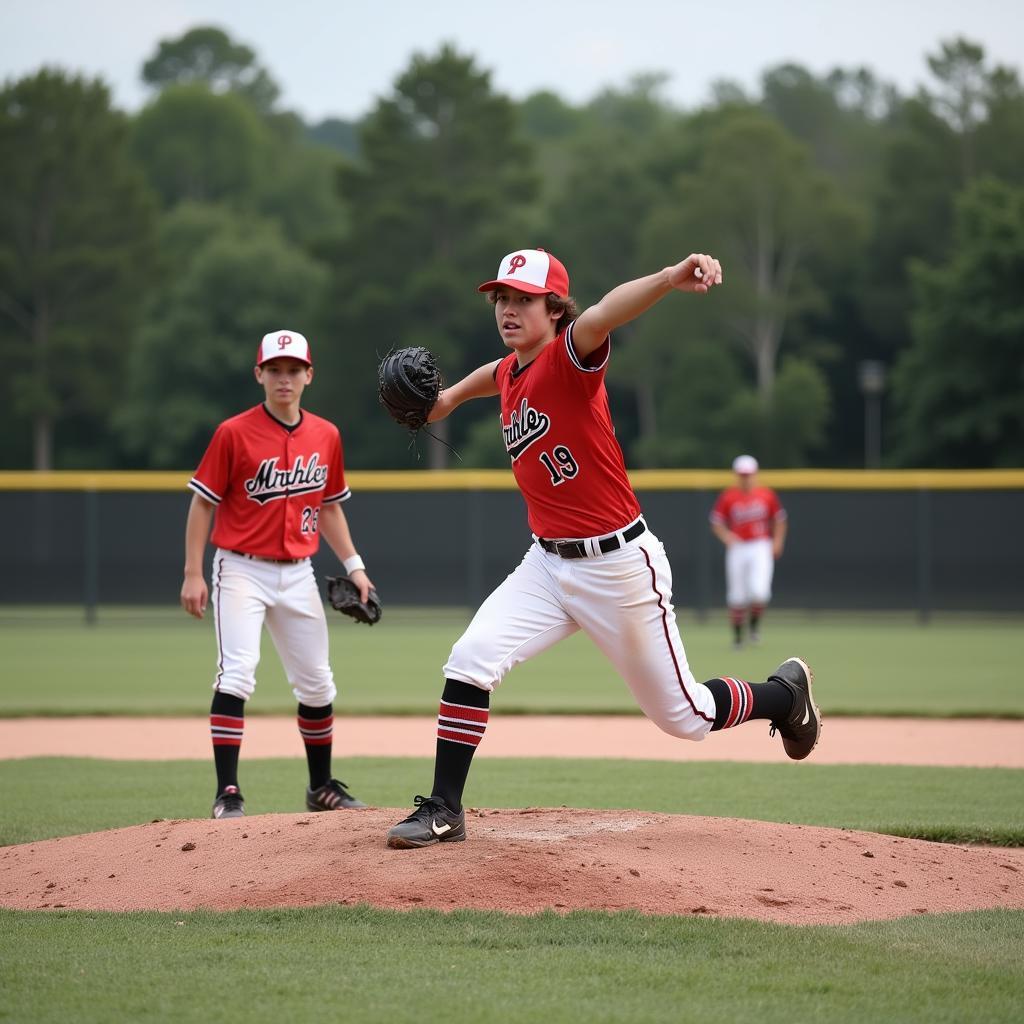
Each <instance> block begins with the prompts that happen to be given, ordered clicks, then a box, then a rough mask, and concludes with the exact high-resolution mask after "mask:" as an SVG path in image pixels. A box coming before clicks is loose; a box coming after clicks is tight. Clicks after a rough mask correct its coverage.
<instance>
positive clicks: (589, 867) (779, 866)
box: [0, 808, 1024, 924]
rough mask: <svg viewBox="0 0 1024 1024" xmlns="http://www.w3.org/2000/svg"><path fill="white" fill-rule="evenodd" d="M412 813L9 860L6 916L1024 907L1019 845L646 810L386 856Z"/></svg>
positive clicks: (387, 812) (204, 824) (209, 830)
mask: <svg viewBox="0 0 1024 1024" xmlns="http://www.w3.org/2000/svg"><path fill="white" fill-rule="evenodd" d="M405 813H407V812H406V811H403V810H396V809H387V808H384V809H371V810H367V811H355V812H352V811H350V812H339V813H334V814H267V815H257V816H253V817H249V818H238V819H233V820H229V821H212V820H205V819H198V820H190V821H159V822H153V823H151V824H148V825H139V826H135V827H132V828H122V829H113V830H110V831H106V832H95V833H90V834H88V835H80V836H68V837H65V838H62V839H51V840H46V841H44V842H36V843H26V844H24V845H21V846H10V847H5V848H3V849H0V906H4V907H13V908H19V909H25V910H35V909H43V908H51V909H52V908H59V907H69V908H74V909H81V910H117V911H125V910H192V909H197V908H201V907H202V908H210V909H214V910H235V909H238V908H243V907H247V908H258V907H303V906H311V905H322V904H329V903H340V904H357V903H368V904H371V905H373V906H376V907H391V908H398V909H410V908H414V907H434V908H437V909H440V910H454V909H456V908H459V907H473V908H477V909H481V910H484V909H493V910H504V911H511V912H514V913H532V912H535V911H539V910H544V909H547V908H554V909H556V910H559V911H568V910H576V909H592V910H621V909H626V908H633V909H636V910H640V911H643V912H644V913H650V914H706V915H713V916H720V917H745V918H755V919H757V920H762V921H778V922H783V923H788V924H847V923H851V922H854V921H862V920H871V919H882V918H895V917H902V916H906V915H910V914H922V913H937V912H943V911H957V910H973V909H981V908H991V907H1012V908H1018V909H1024V886H1022V885H1021V873H1022V872H1024V851H1022V850H993V849H981V848H974V847H965V846H949V845H945V844H939V843H927V842H920V841H917V840H911V839H897V838H894V837H891V836H884V835H877V834H875V833H870V832H855V831H851V830H847V829H842V830H840V829H823V828H812V827H808V826H801V825H779V824H774V823H770V822H761V821H737V820H732V819H725V818H702V817H690V816H682V815H667V814H652V813H646V812H637V811H591V810H576V809H565V808H562V809H548V808H531V809H527V810H471V811H470V812H468V813H467V823H466V824H467V831H468V833H469V840H468V841H467V842H465V843H457V844H456V843H449V844H445V845H441V846H435V847H431V848H429V849H424V850H389V849H387V848H386V847H385V845H384V835H385V833H386V832H387V829H388V828H389V827H390V826H391V825H392V824H394V822H395V821H397V820H399V819H400V818H401V817H403V816H404V814H405Z"/></svg>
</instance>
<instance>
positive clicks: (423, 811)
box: [388, 796, 466, 850]
mask: <svg viewBox="0 0 1024 1024" xmlns="http://www.w3.org/2000/svg"><path fill="white" fill-rule="evenodd" d="M413 803H414V804H415V805H416V810H415V811H413V812H412V814H410V815H409V817H408V818H406V819H405V820H404V821H400V822H399V823H398V824H397V825H395V827H394V828H393V829H391V831H390V832H388V846H390V847H392V848H393V849H395V850H414V849H417V848H419V847H421V846H433V845H434V844H435V843H461V842H464V841H465V839H466V812H465V811H459V812H458V814H456V813H455V811H452V810H450V809H449V807H448V805H447V804H446V803H445V802H444V801H443V800H442V799H441V798H440V797H436V796H430V797H426V796H417V797H414V798H413Z"/></svg>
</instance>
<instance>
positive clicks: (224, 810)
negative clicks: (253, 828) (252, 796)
mask: <svg viewBox="0 0 1024 1024" xmlns="http://www.w3.org/2000/svg"><path fill="white" fill-rule="evenodd" d="M211 817H213V818H244V817H245V800H243V799H242V794H241V791H240V790H239V788H238V787H237V786H225V787H224V792H223V793H218V794H217V799H216V800H214V801H213V813H212V815H211Z"/></svg>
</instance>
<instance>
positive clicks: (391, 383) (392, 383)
mask: <svg viewBox="0 0 1024 1024" xmlns="http://www.w3.org/2000/svg"><path fill="white" fill-rule="evenodd" d="M442 384H443V381H442V379H441V371H440V369H439V368H438V365H437V359H436V358H435V357H434V354H433V353H432V352H431V351H430V350H429V349H425V348H400V349H396V350H395V351H394V352H390V353H388V355H386V356H385V357H384V359H383V360H382V361H381V364H380V366H379V367H378V369H377V397H378V398H379V399H380V404H381V405H383V406H384V408H385V409H387V411H388V415H389V416H390V417H391V418H392V419H393V420H394V421H395V422H396V423H398V424H400V425H401V426H403V427H407V428H408V429H409V430H411V431H413V432H414V433H415V432H416V431H417V430H420V429H422V428H423V427H424V426H425V425H426V422H427V417H428V416H429V415H430V410H431V409H433V408H434V403H435V402H436V401H437V396H438V395H439V394H440V392H441V387H442Z"/></svg>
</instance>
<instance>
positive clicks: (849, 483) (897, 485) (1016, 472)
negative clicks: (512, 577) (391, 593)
mask: <svg viewBox="0 0 1024 1024" xmlns="http://www.w3.org/2000/svg"><path fill="white" fill-rule="evenodd" d="M191 475H192V474H191V471H190V470H180V471H179V470H159V471H149V470H52V471H34V470H25V471H21V470H13V471H11V470H8V471H0V491H184V490H185V488H186V487H187V486H188V482H189V480H190V479H191ZM733 479H734V477H733V475H732V473H730V472H729V471H728V470H719V469H639V470H635V471H633V472H632V473H630V480H631V481H632V482H633V486H634V487H635V488H636V489H637V490H640V491H678V490H690V491H698V490H709V491H717V490H719V489H721V488H722V487H725V486H727V485H728V484H730V483H732V481H733ZM758 479H759V481H760V483H762V484H764V485H765V486H767V487H774V488H777V489H779V490H811V491H813V490H823V491H833V490H851V491H862V490H883V491H889V490H894V491H905V490H919V489H934V490H964V491H973V490H1018V489H1024V469H875V470H858V469H776V470H771V469H766V470H762V471H761V472H760V473H759V474H758ZM346 482H347V483H348V484H349V486H350V487H351V488H352V489H353V491H510V490H514V489H515V486H516V485H515V480H514V479H513V477H512V472H511V470H505V469H444V470H352V471H351V472H349V473H347V474H346Z"/></svg>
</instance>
